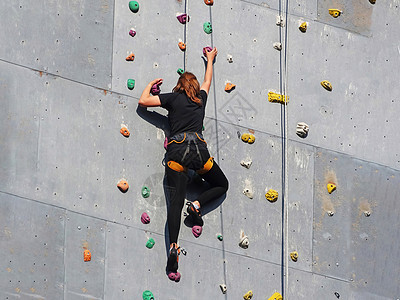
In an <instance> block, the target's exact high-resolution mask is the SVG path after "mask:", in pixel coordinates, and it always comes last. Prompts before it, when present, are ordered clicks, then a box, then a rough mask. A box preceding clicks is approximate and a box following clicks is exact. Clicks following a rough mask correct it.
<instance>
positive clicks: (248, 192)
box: [243, 179, 254, 199]
mask: <svg viewBox="0 0 400 300" xmlns="http://www.w3.org/2000/svg"><path fill="white" fill-rule="evenodd" d="M243 194H245V195H246V196H247V197H249V198H250V199H253V197H254V193H253V188H252V186H251V182H250V180H247V179H246V180H245V188H244V190H243Z"/></svg>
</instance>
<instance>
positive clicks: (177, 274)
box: [168, 272, 181, 282]
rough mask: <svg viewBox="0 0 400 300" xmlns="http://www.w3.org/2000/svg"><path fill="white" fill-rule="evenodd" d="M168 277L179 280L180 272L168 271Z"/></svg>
mask: <svg viewBox="0 0 400 300" xmlns="http://www.w3.org/2000/svg"><path fill="white" fill-rule="evenodd" d="M168 278H169V279H170V280H172V281H175V282H179V280H181V273H179V272H176V273H173V272H169V273H168Z"/></svg>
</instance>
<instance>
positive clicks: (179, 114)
mask: <svg viewBox="0 0 400 300" xmlns="http://www.w3.org/2000/svg"><path fill="white" fill-rule="evenodd" d="M216 55H217V48H214V49H212V50H211V51H206V56H207V67H206V72H205V75H204V81H203V83H202V84H201V86H200V85H199V82H198V81H197V79H196V76H194V75H193V74H192V73H189V72H185V73H183V74H182V75H181V76H180V77H179V80H178V83H177V85H176V86H175V87H174V88H173V90H172V93H165V94H159V95H157V96H151V95H150V90H151V88H152V86H153V85H154V84H157V85H160V84H162V81H163V80H162V79H161V78H158V79H155V80H153V81H151V82H150V83H149V84H148V85H147V86H146V88H145V89H144V90H143V93H142V95H141V96H140V99H139V105H140V106H143V107H153V106H161V107H163V108H165V109H167V110H168V122H169V125H170V128H171V133H170V137H169V138H168V146H167V159H166V161H167V165H166V167H165V173H166V176H167V183H168V190H169V193H170V205H169V209H168V214H167V221H168V231H169V239H170V243H171V245H170V250H169V256H168V261H167V268H166V270H167V274H168V277H169V278H170V279H171V280H175V281H179V279H180V274H179V272H177V271H178V261H179V256H178V255H179V254H180V249H179V246H178V234H179V229H180V226H181V214H182V208H183V206H184V202H185V196H186V185H187V182H188V175H187V170H188V169H192V170H194V171H196V172H197V173H198V174H199V175H200V176H201V177H202V178H203V179H204V180H205V181H206V182H208V183H209V184H210V186H211V188H210V189H208V190H207V191H205V192H204V193H202V194H201V195H200V196H199V197H198V198H197V200H196V201H193V202H192V203H190V204H189V205H188V208H187V212H188V213H189V215H190V216H191V217H192V219H193V223H194V224H195V225H199V226H203V220H202V218H201V212H200V207H202V206H203V205H204V204H206V203H207V202H208V201H210V200H214V199H217V198H219V197H220V196H222V195H223V194H225V193H226V191H227V190H228V180H227V179H226V177H225V175H224V173H223V172H222V171H221V169H220V168H219V166H218V165H217V163H216V162H215V161H214V160H213V158H212V157H210V154H209V152H208V149H207V144H206V142H205V141H204V138H203V136H202V133H201V131H202V128H203V120H204V113H205V107H206V104H207V96H208V92H209V90H210V85H211V79H212V74H213V61H214V58H215V56H216Z"/></svg>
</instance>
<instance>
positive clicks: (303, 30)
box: [299, 22, 307, 33]
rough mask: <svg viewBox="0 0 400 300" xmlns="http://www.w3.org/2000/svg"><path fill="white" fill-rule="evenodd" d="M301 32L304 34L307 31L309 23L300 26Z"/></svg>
mask: <svg viewBox="0 0 400 300" xmlns="http://www.w3.org/2000/svg"><path fill="white" fill-rule="evenodd" d="M299 30H300V31H301V32H303V33H305V32H306V31H307V22H303V23H301V24H300V26H299Z"/></svg>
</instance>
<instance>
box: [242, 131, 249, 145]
mask: <svg viewBox="0 0 400 300" xmlns="http://www.w3.org/2000/svg"><path fill="white" fill-rule="evenodd" d="M249 138H250V134H249V133H243V134H242V141H243V142H245V143H247V142H248V141H249Z"/></svg>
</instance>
